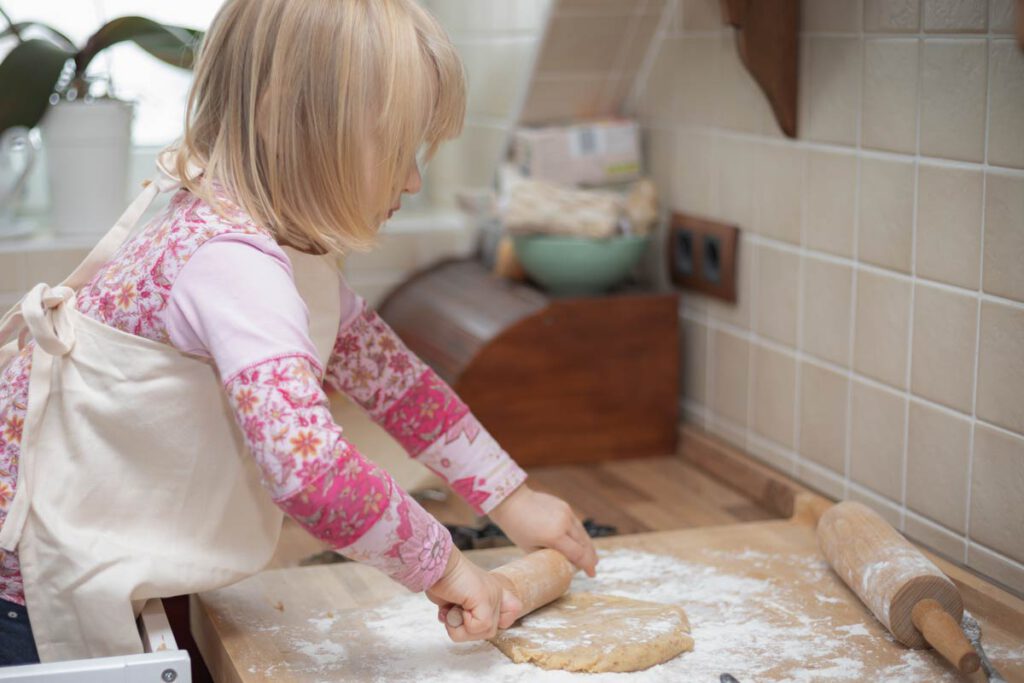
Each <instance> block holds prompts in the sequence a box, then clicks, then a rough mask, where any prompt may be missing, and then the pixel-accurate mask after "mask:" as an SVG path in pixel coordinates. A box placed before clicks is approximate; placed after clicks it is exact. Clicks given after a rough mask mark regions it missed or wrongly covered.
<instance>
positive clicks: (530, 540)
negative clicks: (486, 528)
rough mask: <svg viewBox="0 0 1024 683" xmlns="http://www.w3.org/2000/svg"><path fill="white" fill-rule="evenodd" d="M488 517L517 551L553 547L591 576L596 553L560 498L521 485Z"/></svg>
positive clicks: (570, 509) (581, 526) (577, 521)
mask: <svg viewBox="0 0 1024 683" xmlns="http://www.w3.org/2000/svg"><path fill="white" fill-rule="evenodd" d="M490 516H491V519H493V520H494V521H495V523H496V524H497V525H498V526H500V527H501V530H502V531H504V532H505V534H506V535H507V536H508V537H509V539H510V540H511V541H512V542H513V543H515V544H516V545H517V546H519V547H520V548H523V549H524V550H532V549H535V548H553V549H554V550H557V551H558V552H560V553H562V554H563V555H565V556H566V557H567V558H569V561H570V562H572V563H573V564H574V565H576V566H577V567H579V568H580V569H582V570H583V571H585V572H586V573H587V574H588V575H589V576H594V574H595V567H596V566H597V551H596V550H594V544H593V542H592V541H591V540H590V536H588V535H587V532H586V531H585V530H584V529H583V525H582V524H580V521H579V520H578V519H576V515H574V514H573V512H572V508H570V507H569V505H568V504H567V503H566V502H565V501H563V500H562V499H560V498H555V497H554V496H549V495H548V494H546V493H538V492H537V491H534V490H533V489H531V488H529V487H528V486H527V485H526V484H523V485H521V486H520V487H519V488H517V489H516V490H515V491H513V492H512V494H511V495H510V496H509V497H508V498H506V499H505V500H503V501H501V503H500V504H499V505H498V506H497V507H496V508H494V509H493V510H491V512H490Z"/></svg>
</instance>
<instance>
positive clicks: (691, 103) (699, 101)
mask: <svg viewBox="0 0 1024 683" xmlns="http://www.w3.org/2000/svg"><path fill="white" fill-rule="evenodd" d="M721 52H722V50H721V40H720V39H719V37H718V36H717V35H714V34H711V35H692V36H691V35H688V36H684V37H683V39H682V44H681V46H680V54H679V61H678V62H677V63H676V64H675V65H674V68H675V72H676V81H675V83H674V85H673V87H674V88H677V89H678V96H677V98H676V112H675V121H676V122H677V123H683V124H704V125H714V124H715V122H716V121H717V112H718V100H719V83H718V60H719V57H720V56H721Z"/></svg>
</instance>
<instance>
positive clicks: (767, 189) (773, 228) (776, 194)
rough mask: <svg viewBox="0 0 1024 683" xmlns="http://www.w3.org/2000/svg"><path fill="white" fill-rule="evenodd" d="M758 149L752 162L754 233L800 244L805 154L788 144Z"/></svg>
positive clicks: (765, 146) (764, 146)
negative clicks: (755, 193) (753, 170)
mask: <svg viewBox="0 0 1024 683" xmlns="http://www.w3.org/2000/svg"><path fill="white" fill-rule="evenodd" d="M760 150H761V154H760V155H759V156H758V158H757V159H756V160H755V164H756V169H757V170H756V177H755V182H756V188H755V192H757V208H758V225H757V231H758V232H759V233H761V234H764V235H768V236H769V237H774V238H775V239H779V240H783V241H786V242H790V243H792V244H799V243H800V213H801V211H800V202H801V196H802V194H803V170H804V168H803V166H804V152H803V150H801V149H799V148H796V147H791V146H789V145H762V146H761V147H760Z"/></svg>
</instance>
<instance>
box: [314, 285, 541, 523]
mask: <svg viewBox="0 0 1024 683" xmlns="http://www.w3.org/2000/svg"><path fill="white" fill-rule="evenodd" d="M327 379H328V381H329V383H330V384H331V385H332V386H334V387H335V388H337V389H338V390H339V391H343V392H344V393H346V394H348V395H349V396H350V397H351V398H352V400H354V401H355V402H356V403H358V404H359V405H360V406H362V408H363V409H364V410H366V411H367V412H368V413H369V415H370V417H371V418H373V420H374V421H375V422H377V423H378V424H380V425H381V426H382V427H383V428H384V429H385V430H387V432H388V433H389V434H391V436H392V437H394V438H395V440H397V441H398V442H399V443H400V444H402V446H403V447H404V448H405V450H406V451H407V452H408V453H409V455H410V456H412V457H413V458H415V459H417V460H418V461H420V462H421V463H423V464H424V465H426V466H427V467H429V468H430V469H431V470H433V471H434V472H436V473H437V474H438V475H439V476H441V477H442V478H443V479H444V480H445V481H447V482H448V484H449V485H450V486H451V487H452V489H453V490H454V491H455V492H456V493H457V494H458V495H459V496H461V497H462V498H463V499H464V500H465V501H466V502H467V503H469V504H470V505H471V506H472V507H473V509H474V510H476V512H477V513H478V514H486V513H487V512H489V511H490V510H492V509H493V508H494V507H495V506H497V505H498V503H500V502H501V501H502V500H504V499H505V498H506V497H507V496H508V494H510V493H511V492H512V491H513V490H515V489H516V487H518V486H519V485H520V484H521V483H523V481H524V480H525V479H526V473H525V472H524V471H523V470H522V469H521V468H520V467H519V466H518V465H516V463H515V461H513V460H512V458H511V457H509V455H508V454H507V453H506V452H505V451H504V450H502V448H501V447H500V446H499V445H498V443H497V442H496V441H495V440H494V438H493V437H492V436H491V435H490V434H488V433H487V430H485V429H484V428H483V427H482V426H481V425H480V423H479V422H478V421H477V420H476V418H474V417H473V415H472V413H470V411H469V408H468V407H466V404H465V403H463V402H462V401H461V400H460V399H459V397H458V396H457V395H456V394H455V392H454V391H452V389H451V387H449V386H448V385H447V384H445V382H444V381H443V380H442V379H441V378H440V377H438V375H437V373H435V372H434V371H433V370H431V369H430V368H429V367H427V366H426V364H425V363H423V361H421V360H420V359H419V358H417V357H416V355H415V354H413V353H412V352H411V351H409V349H407V348H406V347H405V345H404V344H403V343H402V341H401V340H400V339H399V338H398V336H397V335H396V334H395V332H394V331H393V330H392V329H391V328H390V327H388V325H387V323H385V322H384V321H383V320H381V318H380V316H378V315H377V314H376V313H375V312H374V311H373V310H371V309H370V308H368V307H367V306H366V304H365V303H363V304H362V310H361V312H360V314H359V315H358V316H356V317H355V319H354V320H353V321H352V322H351V323H349V324H348V325H346V326H344V327H343V328H342V329H341V330H340V331H339V333H338V339H337V341H336V343H335V346H334V353H333V354H332V357H331V362H330V364H329V367H328V369H327Z"/></svg>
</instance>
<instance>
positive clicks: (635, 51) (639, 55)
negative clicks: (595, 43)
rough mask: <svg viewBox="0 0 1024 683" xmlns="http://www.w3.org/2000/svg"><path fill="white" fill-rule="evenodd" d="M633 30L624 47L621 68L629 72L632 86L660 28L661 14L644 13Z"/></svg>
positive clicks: (638, 17)
mask: <svg viewBox="0 0 1024 683" xmlns="http://www.w3.org/2000/svg"><path fill="white" fill-rule="evenodd" d="M634 21H635V22H636V23H635V25H634V27H633V31H632V33H631V34H630V36H629V44H628V45H625V46H624V47H623V53H622V55H621V56H620V58H621V59H622V65H621V67H620V68H621V70H622V71H623V72H625V73H627V74H629V83H630V87H632V84H633V81H634V80H635V78H634V77H635V75H636V71H637V69H639V68H640V66H641V65H642V64H643V61H644V58H646V57H647V51H648V50H649V49H650V47H651V41H652V40H653V39H654V34H655V32H656V31H657V30H658V24H659V23H660V22H661V14H660V13H658V14H642V15H639V16H637V17H636V18H635V19H634Z"/></svg>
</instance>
